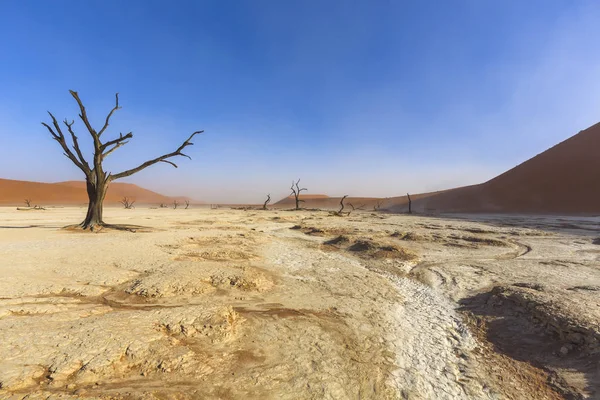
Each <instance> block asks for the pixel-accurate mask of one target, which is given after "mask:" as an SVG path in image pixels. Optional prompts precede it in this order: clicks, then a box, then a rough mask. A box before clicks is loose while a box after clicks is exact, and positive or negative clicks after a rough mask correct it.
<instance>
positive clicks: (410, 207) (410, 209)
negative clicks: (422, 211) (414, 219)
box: [406, 193, 412, 214]
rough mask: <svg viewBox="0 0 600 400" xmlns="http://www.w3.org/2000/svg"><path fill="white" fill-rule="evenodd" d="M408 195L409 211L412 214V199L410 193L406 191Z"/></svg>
mask: <svg viewBox="0 0 600 400" xmlns="http://www.w3.org/2000/svg"><path fill="white" fill-rule="evenodd" d="M406 197H408V213H409V214H412V201H411V200H410V194H408V193H406Z"/></svg>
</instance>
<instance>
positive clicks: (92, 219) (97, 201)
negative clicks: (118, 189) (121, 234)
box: [80, 180, 108, 231]
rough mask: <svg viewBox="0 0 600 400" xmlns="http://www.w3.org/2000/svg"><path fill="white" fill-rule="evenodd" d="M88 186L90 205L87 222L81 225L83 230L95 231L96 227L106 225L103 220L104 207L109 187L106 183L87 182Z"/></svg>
mask: <svg viewBox="0 0 600 400" xmlns="http://www.w3.org/2000/svg"><path fill="white" fill-rule="evenodd" d="M86 186H87V193H88V199H89V204H88V210H87V215H86V216H85V220H84V221H83V222H82V223H81V224H80V225H81V227H82V228H83V229H89V230H92V231H93V230H94V228H95V227H97V226H102V225H104V221H103V220H102V206H103V203H104V196H106V189H107V187H108V185H107V184H106V182H99V183H97V184H94V183H92V182H90V181H89V180H86Z"/></svg>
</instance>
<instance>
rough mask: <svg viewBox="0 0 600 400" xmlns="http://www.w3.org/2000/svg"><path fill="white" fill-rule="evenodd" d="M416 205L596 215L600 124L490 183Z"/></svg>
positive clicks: (457, 209) (598, 207) (598, 206)
mask: <svg viewBox="0 0 600 400" xmlns="http://www.w3.org/2000/svg"><path fill="white" fill-rule="evenodd" d="M415 207H416V209H417V210H419V211H424V210H425V209H430V210H436V211H439V212H490V213H536V214H598V213H600V123H599V124H596V125H593V126H591V127H590V128H588V129H586V130H584V131H581V132H579V133H578V134H576V135H575V136H572V137H571V138H569V139H567V140H565V141H563V142H561V143H559V144H557V145H556V146H554V147H552V148H550V149H548V150H546V151H544V152H543V153H541V154H538V155H537V156H535V157H533V158H531V159H529V160H527V161H525V162H524V163H522V164H520V165H518V166H516V167H514V168H513V169H511V170H509V171H507V172H505V173H503V174H501V175H499V176H497V177H495V178H494V179H492V180H490V181H488V182H485V183H482V184H480V185H473V186H466V187H462V188H456V189H452V190H447V191H444V192H441V193H437V194H431V195H429V196H426V197H424V198H423V199H421V200H419V201H415V202H413V209H415ZM401 210H402V207H393V208H392V211H401Z"/></svg>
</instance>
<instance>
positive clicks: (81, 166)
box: [42, 111, 90, 176]
mask: <svg viewBox="0 0 600 400" xmlns="http://www.w3.org/2000/svg"><path fill="white" fill-rule="evenodd" d="M48 114H49V115H50V118H52V125H54V129H56V132H54V131H53V130H52V128H51V127H50V125H48V124H47V123H45V122H42V125H44V126H45V127H46V129H48V131H49V132H50V134H51V135H52V138H53V139H54V140H56V141H57V142H58V143H59V144H60V147H62V149H63V150H64V155H65V156H66V157H67V158H68V159H69V160H71V161H72V162H73V164H75V165H76V166H77V167H78V168H79V169H80V170H82V171H83V172H84V173H85V174H86V176H88V175H89V173H90V169H89V166H88V167H86V166H85V165H84V164H82V163H81V161H79V159H77V157H76V156H75V154H73V152H72V151H71V149H70V148H69V145H68V144H67V140H66V139H65V135H64V134H63V133H62V130H61V129H60V125H58V121H57V120H56V118H55V117H54V115H52V113H51V112H50V111H48Z"/></svg>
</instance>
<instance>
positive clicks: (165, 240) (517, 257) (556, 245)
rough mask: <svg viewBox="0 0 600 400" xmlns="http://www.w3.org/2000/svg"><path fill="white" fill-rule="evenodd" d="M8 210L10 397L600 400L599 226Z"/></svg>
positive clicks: (0, 336) (0, 222) (2, 318)
mask: <svg viewBox="0 0 600 400" xmlns="http://www.w3.org/2000/svg"><path fill="white" fill-rule="evenodd" d="M84 211H85V210H83V209H79V208H53V209H47V210H40V211H31V212H20V211H16V210H14V208H10V209H9V208H2V209H0V273H2V280H1V281H0V360H2V361H1V362H0V398H7V399H54V398H56V399H76V398H77V399H79V398H88V399H205V398H206V399H208V398H210V399H242V398H243V399H586V398H589V399H598V398H600V326H599V323H600V238H599V236H600V233H599V221H600V219H598V218H587V219H585V218H579V219H577V218H543V217H501V218H500V217H492V216H489V217H486V216H479V217H477V218H474V217H472V216H454V217H453V218H441V217H437V218H433V217H425V216H408V215H389V214H383V213H371V212H355V213H353V214H351V215H349V216H346V217H339V216H335V215H333V214H332V213H329V212H326V211H283V210H275V211H259V210H246V211H242V210H222V209H219V210H209V209H189V210H171V209H135V210H119V209H110V208H109V209H107V210H106V211H105V213H106V216H105V218H106V219H107V220H108V221H110V222H111V223H118V224H128V225H138V226H144V227H146V228H140V229H135V232H129V231H114V230H105V231H102V232H100V233H94V234H90V233H81V232H73V231H68V230H64V229H62V226H64V225H67V224H69V223H73V222H76V221H77V220H79V219H81V218H82V215H83V213H84Z"/></svg>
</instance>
